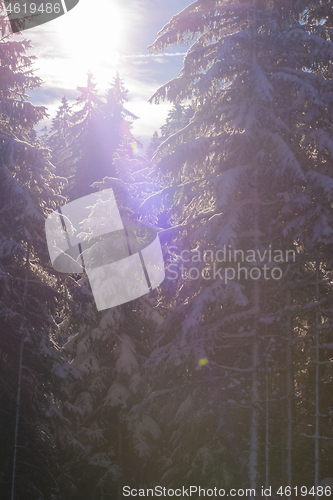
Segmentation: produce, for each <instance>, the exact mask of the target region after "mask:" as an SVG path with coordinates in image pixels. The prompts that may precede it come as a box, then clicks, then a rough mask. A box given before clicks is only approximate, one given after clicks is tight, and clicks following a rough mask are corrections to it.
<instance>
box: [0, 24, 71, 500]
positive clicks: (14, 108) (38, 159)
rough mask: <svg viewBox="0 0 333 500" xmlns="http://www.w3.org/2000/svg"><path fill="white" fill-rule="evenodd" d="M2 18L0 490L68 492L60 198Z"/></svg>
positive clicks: (24, 70)
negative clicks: (48, 220)
mask: <svg viewBox="0 0 333 500" xmlns="http://www.w3.org/2000/svg"><path fill="white" fill-rule="evenodd" d="M7 22H8V21H6V20H5V19H3V18H1V20H0V32H1V40H0V63H1V70H2V79H1V87H0V104H1V124H0V218H1V224H0V332H1V338H0V358H1V365H2V369H1V376H0V386H1V390H0V393H1V405H0V406H1V409H0V419H1V425H0V427H1V429H2V430H1V437H0V439H1V458H0V460H1V473H0V483H1V495H2V497H3V498H10V499H11V500H15V499H16V498H25V499H27V500H29V499H31V500H33V499H34V500H35V499H36V498H52V497H53V498H54V497H57V498H70V497H71V488H72V482H71V480H70V478H69V476H67V477H65V476H64V474H63V470H61V465H60V459H59V453H60V452H61V445H60V443H61V440H60V439H59V435H60V429H62V431H63V432H64V434H66V432H67V431H66V425H67V424H65V418H64V417H63V414H62V411H61V406H62V402H61V400H62V397H63V396H64V393H63V391H62V384H63V381H64V379H67V378H68V377H71V376H72V370H71V369H70V367H69V365H68V364H67V362H66V361H65V360H64V359H63V356H62V354H61V351H60V348H59V345H58V344H57V341H56V338H55V337H56V332H57V330H58V328H57V323H56V317H57V314H58V313H57V309H58V310H61V308H62V307H63V303H64V300H63V298H62V296H61V294H60V293H59V291H58V290H57V278H56V277H55V276H54V274H53V272H52V270H51V269H50V267H49V265H48V254H47V248H46V241H45V231H44V221H45V217H46V215H47V213H49V211H50V209H51V208H55V207H56V205H57V204H59V203H61V202H62V201H63V198H62V196H61V195H60V187H61V183H60V179H58V178H57V177H56V176H55V173H54V167H53V166H52V165H51V163H50V161H49V156H48V151H47V150H46V149H44V148H41V147H40V143H39V141H38V140H37V137H36V133H35V131H34V126H35V125H36V124H37V123H38V122H39V121H40V120H41V119H42V118H43V117H44V116H45V111H46V110H45V108H44V107H40V106H33V105H32V104H31V103H30V102H29V100H28V97H27V94H26V93H27V91H28V90H32V89H34V88H36V87H38V86H39V85H40V84H41V80H40V79H39V78H38V77H37V76H35V75H34V74H33V71H32V61H33V60H34V57H33V56H31V55H28V54H27V50H28V49H29V48H30V42H28V41H27V40H18V39H15V40H13V39H11V37H10V32H9V28H8V25H7ZM57 445H58V449H57V448H56V446H57Z"/></svg>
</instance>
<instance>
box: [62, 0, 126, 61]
mask: <svg viewBox="0 0 333 500" xmlns="http://www.w3.org/2000/svg"><path fill="white" fill-rule="evenodd" d="M125 20H126V16H125V13H124V11H123V9H122V7H121V6H120V3H118V1H117V0H98V2H91V0H80V2H79V3H78V5H77V6H76V7H75V8H74V9H73V10H71V11H69V12H68V13H67V14H66V15H65V16H62V18H59V26H58V29H57V31H58V39H59V41H60V42H61V45H62V48H63V49H64V50H65V51H66V52H67V54H68V57H72V58H73V64H74V67H73V70H75V65H78V66H81V65H82V63H83V64H84V65H85V67H90V66H93V65H95V64H96V63H97V62H98V63H100V62H103V61H105V60H106V59H108V58H111V57H112V56H113V54H115V53H118V52H120V51H121V50H122V48H123V46H124V44H125V42H126V38H127V28H126V21H125ZM60 23H61V24H60Z"/></svg>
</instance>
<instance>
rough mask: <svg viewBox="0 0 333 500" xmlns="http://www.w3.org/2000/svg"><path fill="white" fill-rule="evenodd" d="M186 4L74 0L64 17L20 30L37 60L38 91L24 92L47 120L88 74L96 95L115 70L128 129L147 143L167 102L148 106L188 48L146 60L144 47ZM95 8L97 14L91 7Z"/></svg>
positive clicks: (156, 0)
mask: <svg viewBox="0 0 333 500" xmlns="http://www.w3.org/2000/svg"><path fill="white" fill-rule="evenodd" d="M190 3H192V2H191V1H190V0H168V1H165V0H98V3H97V2H91V1H90V0H80V2H79V4H78V5H77V6H76V7H75V8H74V9H73V10H71V11H70V12H68V13H67V14H66V15H64V16H62V17H60V18H58V19H55V20H53V21H50V22H49V23H46V24H44V25H42V26H37V27H35V28H32V29H29V30H26V31H23V33H22V34H23V36H24V37H25V38H27V39H29V40H31V41H32V44H33V47H34V48H33V51H32V53H33V54H34V55H36V56H37V57H38V59H37V61H36V64H35V67H36V74H37V75H38V76H40V77H41V78H42V80H43V81H44V83H43V85H42V87H41V88H40V89H38V90H36V91H34V92H30V96H31V100H32V102H33V103H34V104H41V105H45V106H47V108H48V112H49V114H50V118H52V116H53V115H54V113H55V110H56V109H57V107H58V106H59V101H60V99H61V97H62V96H63V95H64V94H66V96H67V98H68V99H69V100H70V101H72V100H74V99H75V97H76V96H77V95H78V92H77V91H76V88H77V86H84V85H85V84H86V80H87V72H88V71H91V72H92V73H93V75H94V76H95V77H96V79H95V81H96V83H97V87H98V89H99V90H100V93H101V94H103V92H104V91H105V89H106V88H107V87H108V84H109V82H112V78H113V77H114V76H115V75H116V72H117V71H119V74H120V77H121V78H123V79H124V83H125V86H126V88H127V89H128V90H129V102H128V103H127V109H129V111H131V112H132V113H134V114H136V115H137V116H139V118H140V119H139V120H136V122H135V123H134V127H133V133H134V135H135V136H136V137H137V138H141V140H142V141H143V142H144V143H145V144H147V142H149V139H150V138H151V136H152V134H153V133H154V131H155V130H157V129H159V127H160V126H161V125H163V123H164V121H165V118H166V116H167V111H168V110H169V109H170V103H161V104H160V105H153V104H148V103H147V101H148V99H149V98H150V97H151V96H152V95H153V93H154V92H155V91H156V90H157V88H158V87H159V86H160V85H162V84H163V83H165V82H167V81H168V80H170V79H171V78H173V77H175V76H177V75H178V73H179V71H180V70H181V68H182V61H183V57H184V53H185V52H186V51H187V50H188V47H183V46H178V47H175V48H170V49H167V51H166V53H165V54H158V55H150V54H149V53H148V51H147V49H146V48H147V46H148V45H149V44H151V43H153V41H154V40H155V38H156V36H157V32H158V31H159V30H160V29H161V28H162V27H163V26H164V25H165V24H166V23H167V22H168V21H169V20H170V19H171V17H172V16H173V15H175V14H177V13H178V12H179V11H181V10H182V9H183V8H185V7H186V6H187V5H189V4H190ZM96 4H98V9H97V8H96V7H94V6H95V5H96Z"/></svg>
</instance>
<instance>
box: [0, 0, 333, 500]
mask: <svg viewBox="0 0 333 500" xmlns="http://www.w3.org/2000/svg"><path fill="white" fill-rule="evenodd" d="M332 7H333V5H332V3H331V0H240V1H236V0H195V1H194V2H193V3H191V4H190V5H189V6H188V7H187V8H185V9H184V10H182V11H181V12H179V13H178V14H175V15H174V16H173V17H172V19H171V20H170V21H169V22H168V23H167V24H166V25H165V26H164V27H163V28H162V29H161V30H160V32H159V33H157V34H156V40H155V41H154V40H152V41H151V45H150V46H149V47H148V51H149V53H151V54H154V53H159V52H162V51H164V50H166V49H168V48H171V47H176V46H179V45H180V46H181V47H183V48H184V47H185V51H186V56H185V57H184V60H183V68H182V70H181V72H180V73H179V74H178V75H175V77H174V78H173V79H171V80H170V81H168V82H166V83H165V84H164V85H163V86H161V87H160V88H156V92H155V94H154V95H152V96H151V102H152V103H161V102H162V101H167V102H169V103H170V111H169V114H168V118H167V120H166V122H165V124H164V125H163V126H162V127H161V129H159V130H157V131H156V132H155V134H154V136H153V137H152V138H151V141H150V143H149V145H148V147H146V148H144V147H143V146H142V144H141V143H140V139H138V138H136V137H135V136H134V135H133V132H132V124H133V122H135V121H136V120H140V117H137V116H136V115H135V114H134V113H133V112H131V109H130V102H129V92H128V90H127V86H126V81H125V79H124V78H123V77H122V75H121V72H119V73H115V74H114V75H111V76H110V79H111V78H112V82H111V84H110V87H109V89H108V91H107V92H106V93H104V94H103V93H100V92H98V90H97V88H98V82H97V81H96V79H95V78H94V76H93V74H91V73H90V72H89V68H87V82H86V85H85V86H84V87H78V97H77V99H76V101H75V102H74V103H71V102H70V101H69V100H68V98H67V97H66V96H65V95H64V97H63V98H62V99H61V101H60V102H59V105H58V109H57V112H56V114H55V115H54V116H52V124H51V126H49V127H44V128H43V129H42V128H41V127H40V126H39V124H40V123H41V122H42V120H43V119H44V118H45V116H46V114H47V112H48V110H47V109H46V107H43V106H36V105H34V104H32V102H31V101H30V99H29V96H28V94H29V92H30V91H32V90H33V89H35V88H38V87H40V86H41V84H42V81H41V79H40V77H39V76H38V71H34V70H33V69H32V64H33V60H34V56H33V48H31V43H30V42H29V40H28V38H29V32H26V35H25V38H22V39H19V38H17V37H16V38H14V37H13V35H12V34H11V32H10V27H9V24H8V20H7V19H6V18H5V16H4V15H3V16H2V17H1V18H0V30H1V42H0V64H1V68H0V106H1V108H0V109H1V111H0V112H1V121H0V129H1V130H0V363H1V364H0V367H1V368H0V464H1V466H0V499H1V500H108V499H114V500H116V499H117V500H119V499H123V498H127V497H128V498H133V497H134V496H143V497H144V496H153V495H152V491H153V489H154V488H155V487H157V486H160V487H165V488H166V489H167V490H170V491H172V492H173V493H169V494H166V495H165V496H173V495H174V496H177V493H175V491H176V489H182V488H185V492H184V490H181V495H178V496H179V497H182V498H187V497H188V493H187V490H186V488H190V487H192V491H195V490H194V487H195V486H196V487H197V488H199V487H201V488H203V489H205V490H206V496H211V497H212V498H220V497H221V494H220V495H219V494H217V493H216V489H215V491H214V488H217V490H220V491H221V489H224V490H225V496H229V497H230V496H233V498H236V499H239V498H244V497H247V498H253V499H254V498H273V499H286V498H292V499H296V498H299V497H303V498H307V499H311V498H312V499H315V500H318V498H321V497H323V498H327V497H330V496H331V489H333V426H332V423H333V384H332V382H333V380H332V379H333V323H332V324H331V321H333V251H332V250H333V162H332V159H333V135H332V134H333V40H331V37H332V36H333V9H332ZM171 106H172V107H171ZM38 126H39V128H38ZM107 188H112V190H113V192H114V194H115V197H116V199H117V203H118V206H119V210H120V213H121V215H122V217H123V218H124V220H125V219H126V220H128V221H134V222H137V223H142V224H147V225H151V226H153V227H155V228H156V229H157V231H158V234H159V240H160V242H161V245H162V249H163V256H164V260H165V267H166V277H165V279H164V281H163V283H162V284H161V285H160V286H159V287H158V288H156V289H155V290H153V291H151V292H150V293H149V294H147V295H144V296H142V297H140V298H138V299H135V300H133V301H131V302H128V303H125V304H123V305H120V306H117V307H113V308H110V309H106V310H104V311H98V310H97V308H96V305H95V302H94V297H93V294H92V292H91V289H90V286H89V281H88V279H87V277H86V276H85V275H84V274H65V273H60V272H57V271H55V270H54V269H53V268H52V265H51V261H50V256H49V253H48V248H47V242H46V237H45V220H46V218H47V216H48V215H49V214H50V213H51V212H52V211H53V210H56V209H57V208H58V207H61V206H63V205H65V204H66V203H68V202H70V201H73V200H76V199H77V198H80V197H82V196H85V195H87V194H90V193H93V192H97V191H101V190H104V189H107ZM221 256H223V258H221ZM228 256H229V259H228V260H226V257H228ZM250 256H251V258H250ZM268 257H269V258H268ZM264 262H265V274H263V273H261V272H260V273H258V272H257V271H258V270H260V269H261V268H263V263H264ZM239 264H241V272H240V271H239V269H240V267H239ZM226 268H228V272H226ZM254 271H255V272H254ZM124 486H126V487H127V489H126V490H124ZM232 488H234V489H235V490H236V492H237V494H235V495H229V491H230V490H231V489H232ZM248 488H249V489H254V490H255V492H256V494H255V495H254V494H253V493H250V494H248V495H246V494H245V493H244V492H245V491H246V489H248ZM263 488H264V489H266V493H265V492H263ZM270 488H271V490H270V491H269V489H270ZM147 489H151V492H150V494H147V493H146V492H147ZM179 491H180V490H179ZM211 491H213V494H212V495H211V494H210V492H211ZM156 496H157V495H156ZM192 498H199V495H198V494H194V493H193V494H192Z"/></svg>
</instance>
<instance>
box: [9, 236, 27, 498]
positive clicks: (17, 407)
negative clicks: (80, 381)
mask: <svg viewBox="0 0 333 500" xmlns="http://www.w3.org/2000/svg"><path fill="white" fill-rule="evenodd" d="M29 270H30V247H29V246H28V248H27V254H26V264H25V281H24V289H23V296H22V316H23V318H24V317H25V309H26V299H27V291H28V279H29ZM20 329H21V342H20V360H19V367H18V383H17V397H16V418H15V438H14V457H13V473H12V493H11V500H15V480H16V463H17V448H18V444H17V442H18V431H19V421H20V409H21V382H22V368H23V363H22V361H23V349H24V340H25V331H24V320H23V322H22V324H21V328H20Z"/></svg>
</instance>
